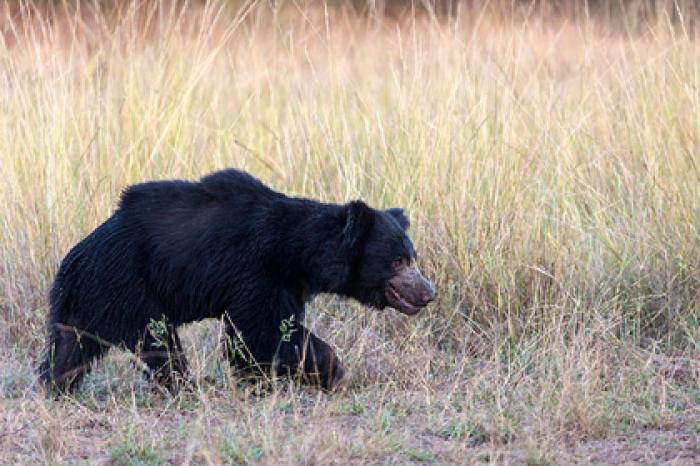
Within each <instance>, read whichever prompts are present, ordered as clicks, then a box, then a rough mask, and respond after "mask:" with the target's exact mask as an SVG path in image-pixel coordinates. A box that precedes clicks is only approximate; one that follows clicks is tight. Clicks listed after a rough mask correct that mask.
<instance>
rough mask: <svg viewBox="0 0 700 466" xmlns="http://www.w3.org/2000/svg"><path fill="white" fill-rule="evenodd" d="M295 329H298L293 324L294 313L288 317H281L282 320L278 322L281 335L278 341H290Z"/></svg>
mask: <svg viewBox="0 0 700 466" xmlns="http://www.w3.org/2000/svg"><path fill="white" fill-rule="evenodd" d="M297 331H299V329H298V328H296V326H295V325H294V314H292V315H291V316H289V318H288V319H282V322H280V334H281V335H282V336H281V337H280V341H282V342H285V343H289V342H290V341H292V335H293V334H294V333H295V332H297Z"/></svg>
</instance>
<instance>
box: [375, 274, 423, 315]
mask: <svg viewBox="0 0 700 466" xmlns="http://www.w3.org/2000/svg"><path fill="white" fill-rule="evenodd" d="M384 295H385V296H386V299H387V301H389V305H390V306H391V307H393V308H394V309H396V310H397V311H399V312H403V313H404V314H407V315H414V314H417V313H418V312H420V310H421V309H422V308H423V306H418V305H416V304H413V303H410V302H409V301H408V300H407V299H406V298H405V297H403V296H401V293H400V292H399V290H398V289H397V288H396V287H395V286H394V285H393V284H392V283H391V282H388V283H387V286H386V289H385V290H384Z"/></svg>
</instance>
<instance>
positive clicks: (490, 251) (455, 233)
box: [0, 2, 700, 465]
mask: <svg viewBox="0 0 700 466" xmlns="http://www.w3.org/2000/svg"><path fill="white" fill-rule="evenodd" d="M145 4H147V5H151V6H144V5H141V7H138V8H137V7H136V4H135V3H132V2H122V6H121V8H120V9H119V10H117V11H108V12H103V11H95V10H94V9H93V8H89V7H87V6H85V7H83V8H82V9H80V10H79V11H76V10H74V9H70V11H69V12H68V13H65V12H64V13H51V10H50V9H49V8H42V9H33V8H19V7H12V6H10V7H4V8H5V9H4V11H2V20H1V24H2V31H3V34H4V35H3V37H4V40H3V42H2V43H0V108H1V109H2V111H0V179H1V181H0V232H1V233H0V463H2V464H12V463H22V464H32V463H75V462H77V461H88V462H97V463H109V462H112V463H115V464H133V465H136V464H139V465H144V464H149V465H150V464H162V463H171V464H188V463H214V464H218V463H261V464H328V463H336V464H360V463H374V464H395V463H421V462H427V463H444V464H450V463H457V464H470V463H473V462H480V461H481V462H493V463H511V464H531V465H536V464H539V465H544V464H569V463H573V462H582V463H604V464H608V463H611V464H618V463H624V462H631V461H643V462H647V463H651V464H655V463H662V462H670V463H672V464H692V463H697V462H699V461H700V446H699V445H700V408H699V406H700V312H699V310H700V231H699V228H700V167H699V165H700V42H698V39H696V38H695V37H693V35H692V33H691V32H689V30H687V29H684V28H683V27H682V26H680V25H669V24H668V22H667V21H664V19H663V18H660V19H659V20H658V21H655V22H653V23H649V24H646V25H644V26H641V25H639V24H634V25H633V26H629V27H627V28H625V27H620V25H619V24H618V25H617V26H616V27H615V28H612V27H610V26H609V25H607V24H606V23H601V22H598V21H596V20H594V19H589V20H585V21H584V20H579V21H567V20H566V19H564V18H556V17H548V18H542V17H538V16H535V17H531V18H530V19H505V17H503V16H497V15H494V14H491V13H488V14H486V13H484V14H479V13H478V12H475V11H470V12H465V13H464V14H461V15H458V16H457V17H455V18H454V19H453V20H451V21H448V22H442V23H439V22H437V21H434V20H430V18H429V17H427V16H424V17H419V18H417V19H415V20H405V21H398V20H396V19H391V18H388V19H377V18H369V19H367V18H353V17H351V16H349V15H347V14H344V13H342V12H341V11H338V10H333V11H328V12H326V11H324V10H323V9H322V8H310V9H296V8H294V7H293V6H288V7H287V8H280V9H277V10H270V7H269V6H267V4H265V5H262V6H253V7H251V8H248V9H245V10H244V13H242V14H238V15H237V14H235V13H234V12H233V10H231V9H230V8H229V7H226V6H222V5H221V4H218V3H213V4H209V5H208V6H195V5H192V6H189V7H185V8H183V9H179V8H169V7H167V5H166V4H165V3H160V2H158V3H157V2H152V3H148V2H146V3H145ZM622 23H624V22H621V24H622ZM223 167H238V168H242V169H245V170H248V171H250V172H251V173H253V174H254V175H255V176H257V177H259V178H261V179H262V180H264V181H265V182H266V183H268V184H270V185H271V186H272V187H274V188H275V189H278V190H281V191H284V192H287V193H290V194H294V195H301V196H307V197H313V198H318V199H322V200H324V201H331V202H346V201H347V200H350V199H355V198H362V199H365V200H366V201H368V202H369V203H371V204H372V205H374V206H377V207H393V206H402V207H404V208H406V209H407V212H408V214H409V216H410V218H411V222H412V227H411V235H412V238H413V240H414V243H415V245H416V249H417V250H418V253H419V256H420V265H421V268H422V270H423V271H424V273H425V274H426V276H428V277H429V278H430V279H431V280H433V281H434V282H435V283H436V285H437V290H438V295H439V299H438V301H437V302H436V303H434V304H433V305H431V307H429V308H428V310H427V311H424V312H422V313H421V314H420V315H419V316H417V317H415V318H409V317H405V316H402V315H400V314H398V313H397V312H395V311H393V310H391V309H387V310H385V311H384V312H376V311H372V310H368V309H365V308H363V307H361V306H359V305H357V304H355V303H352V302H347V301H344V300H340V299H338V298H334V297H321V298H318V299H316V300H315V301H314V302H313V303H312V304H311V306H310V309H309V311H308V315H307V323H308V324H309V325H310V326H311V327H313V328H314V329H315V330H316V331H317V332H318V333H319V334H320V335H322V336H323V337H324V338H326V339H327V340H328V341H329V342H331V343H332V344H333V346H334V347H336V348H337V350H338V353H339V355H340V357H341V359H342V360H343V362H344V363H345V365H346V369H347V377H348V380H347V385H346V387H345V388H344V389H343V390H342V391H340V392H338V393H333V394H326V393H322V392H319V391H317V390H314V389H311V388H304V387H299V386H298V385H296V384H294V383H287V382H279V383H277V384H275V386H274V388H273V389H272V390H271V391H269V392H264V393H261V392H260V390H258V387H256V386H255V385H253V384H250V383H244V382H242V381H240V380H238V379H237V378H236V377H235V376H234V375H232V374H231V371H230V369H229V368H228V367H227V365H226V364H225V363H224V361H222V359H221V357H220V351H219V349H220V348H219V346H220V342H219V338H218V336H219V332H220V325H219V323H218V322H203V323H199V324H193V325H192V326H190V327H189V328H188V329H187V330H186V332H185V336H186V345H187V349H188V357H189V359H190V361H191V363H192V365H193V368H194V372H195V375H196V377H197V378H198V380H200V383H199V385H198V387H197V388H196V389H194V390H191V391H183V392H180V393H178V394H174V395H171V394H168V393H163V392H162V391H159V390H158V389H157V388H156V387H153V386H151V385H149V384H148V383H147V382H146V381H144V380H143V379H142V378H141V377H140V369H139V366H138V363H136V362H135V359H134V357H133V356H132V355H130V354H127V353H125V352H123V351H120V350H119V349H118V348H116V349H114V350H113V351H112V352H111V353H110V356H109V357H108V358H107V359H106V360H104V361H103V363H101V364H100V365H98V366H96V367H95V370H94V371H93V372H92V374H91V375H90V376H89V377H88V379H87V380H86V381H85V384H84V385H83V388H82V390H80V391H79V392H77V393H76V394H75V395H74V396H73V397H70V398H62V399H58V400H53V399H49V398H47V397H46V396H45V395H44V392H43V391H42V389H41V387H40V386H39V385H38V384H37V381H36V372H35V367H36V365H37V359H38V357H39V355H40V352H41V350H42V347H43V338H44V334H45V318H46V313H47V291H48V287H49V286H50V283H51V280H52V278H53V275H54V273H55V271H56V269H57V267H58V264H59V262H60V260H61V259H62V257H63V256H64V255H65V254H66V252H67V251H68V249H69V248H70V247H71V246H72V245H73V244H74V243H75V242H77V241H78V240H79V239H80V238H82V237H83V236H84V235H86V234H87V233H88V232H90V231H91V230H92V229H93V228H95V227H96V226H97V225H98V224H100V223H101V222H102V221H103V220H104V219H105V218H107V217H108V216H109V214H110V212H111V210H112V209H113V208H114V206H115V203H116V201H117V199H118V196H119V193H120V191H121V190H122V189H123V188H124V187H125V186H127V185H129V184H131V183H134V182H138V181H142V180H149V179H166V178H187V179H196V178H198V177H200V176H202V175H204V174H206V173H208V172H209V171H211V170H214V169H218V168H223Z"/></svg>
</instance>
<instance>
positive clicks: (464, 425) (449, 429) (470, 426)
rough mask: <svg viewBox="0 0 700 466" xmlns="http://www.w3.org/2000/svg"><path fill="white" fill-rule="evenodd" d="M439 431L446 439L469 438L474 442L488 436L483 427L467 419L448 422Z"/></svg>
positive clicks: (483, 440)
mask: <svg viewBox="0 0 700 466" xmlns="http://www.w3.org/2000/svg"><path fill="white" fill-rule="evenodd" d="M441 433H442V436H443V437H444V438H446V439H448V440H462V439H471V440H472V442H474V443H482V442H485V441H486V440H487V437H488V436H487V434H486V431H485V429H484V428H483V427H481V426H480V425H478V424H475V423H472V422H469V421H462V422H450V423H449V424H447V425H445V426H444V427H443V428H442V432H441Z"/></svg>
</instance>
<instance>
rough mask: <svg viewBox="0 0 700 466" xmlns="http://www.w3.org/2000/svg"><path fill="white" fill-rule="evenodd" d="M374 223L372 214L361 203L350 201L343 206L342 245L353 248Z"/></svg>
mask: <svg viewBox="0 0 700 466" xmlns="http://www.w3.org/2000/svg"><path fill="white" fill-rule="evenodd" d="M373 223H374V212H372V209H371V208H370V207H369V206H368V205H367V204H365V203H364V202H362V201H352V202H350V203H349V204H347V205H346V206H345V227H344V228H343V243H344V244H345V245H346V246H347V247H348V248H350V249H352V248H354V247H355V246H356V245H357V244H358V243H359V242H360V240H361V239H362V237H363V236H365V234H366V233H367V232H368V231H369V229H370V228H371V227H372V224H373Z"/></svg>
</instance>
